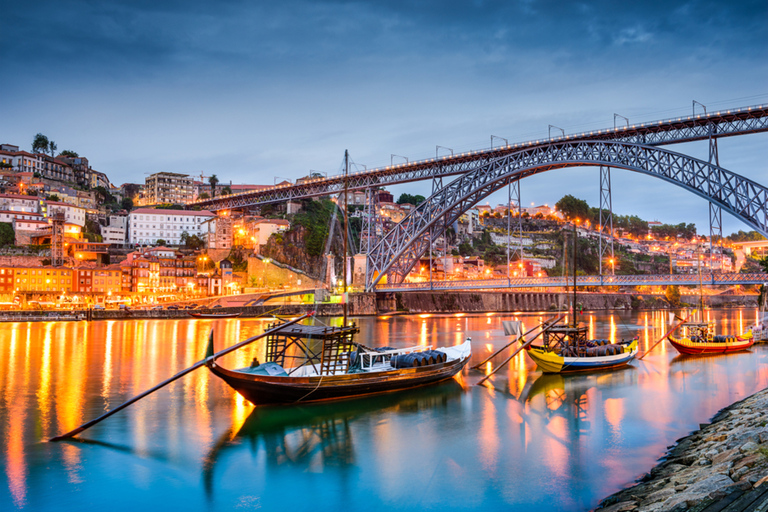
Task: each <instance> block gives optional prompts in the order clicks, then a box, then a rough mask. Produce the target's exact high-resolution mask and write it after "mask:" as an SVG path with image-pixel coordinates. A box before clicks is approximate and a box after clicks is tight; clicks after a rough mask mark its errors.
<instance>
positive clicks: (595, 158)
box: [368, 141, 768, 289]
mask: <svg viewBox="0 0 768 512" xmlns="http://www.w3.org/2000/svg"><path fill="white" fill-rule="evenodd" d="M601 165H602V166H610V167H618V168H622V169H627V170H631V171H635V172H640V173H643V174H646V175H649V176H653V177H656V178H661V179H663V180H665V181H668V182H670V183H673V184H675V185H678V186H680V187H682V188H684V189H686V190H688V191H689V192H692V193H694V194H697V195H699V196H701V197H703V198H704V199H707V200H709V201H711V202H713V203H714V204H716V205H718V206H720V207H721V208H723V209H725V210H726V211H728V212H730V213H731V214H733V215H734V216H736V217H737V218H739V219H740V220H742V221H743V222H744V223H745V224H747V225H749V226H750V227H752V228H753V229H755V230H756V231H758V232H759V233H761V234H763V235H766V236H768V189H767V188H766V187H764V186H762V185H760V184H759V183H756V182H754V181H752V180H749V179H747V178H744V177H742V176H739V175H738V174H735V173H733V172H731V171H728V170H726V169H722V168H720V167H717V166H714V165H712V164H710V163H707V162H704V161H703V160H698V159H695V158H691V157H689V156H686V155H683V154H680V153H675V152H672V151H668V150H664V149H660V148H656V147H651V146H644V145H640V144H629V143H620V142H608V141H573V142H561V143H556V144H550V145H547V146H536V147H532V148H526V149H522V150H519V151H518V152H516V153H512V154H508V155H505V156H502V157H499V158H495V159H491V160H489V161H488V162H487V163H486V164H485V165H482V166H478V167H476V168H474V169H472V170H469V171H468V172H465V173H464V174H463V175H462V176H460V177H459V178H457V179H455V180H454V181H453V182H451V183H449V184H448V185H446V186H445V187H444V188H443V189H441V190H439V191H437V192H436V193H435V194H433V195H432V196H431V197H430V198H429V199H428V200H427V201H425V202H424V203H422V204H421V205H419V207H418V208H416V209H415V210H414V211H413V212H411V214H409V215H408V216H407V217H406V218H405V219H403V220H402V221H401V222H400V223H399V224H397V225H396V226H395V228H394V229H392V230H391V231H390V232H389V233H387V234H386V235H385V236H384V237H382V239H381V240H380V241H379V243H378V244H377V245H376V247H374V248H373V250H371V251H370V252H369V253H368V268H369V269H370V270H371V275H372V276H375V277H374V279H373V280H372V281H370V282H369V283H368V288H369V289H372V288H373V286H375V285H376V284H377V283H378V282H379V281H380V280H381V279H382V277H383V276H384V275H387V276H388V277H387V279H388V282H390V283H392V282H395V283H397V282H402V281H403V279H404V278H405V276H406V275H407V274H408V272H409V271H410V270H411V268H413V265H414V264H415V263H416V261H417V260H418V258H419V257H420V256H421V255H422V254H423V253H424V251H425V250H426V249H427V246H428V243H429V234H430V230H431V229H432V227H433V226H437V227H438V228H442V226H443V225H450V224H452V223H453V222H454V221H455V220H457V219H458V217H459V216H460V215H461V214H463V213H464V212H465V211H466V210H468V209H469V208H470V207H472V206H473V205H475V204H477V203H478V202H480V201H481V200H482V199H484V198H485V197H487V196H488V195H490V194H491V193H493V192H495V191H496V190H498V189H500V188H502V187H504V186H506V185H507V184H509V183H510V182H511V181H514V180H520V179H523V178H526V177H528V176H532V175H535V174H539V173H542V172H546V171H549V170H552V169H559V168H566V167H581V166H601Z"/></svg>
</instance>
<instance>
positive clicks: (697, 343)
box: [667, 322, 755, 355]
mask: <svg viewBox="0 0 768 512" xmlns="http://www.w3.org/2000/svg"><path fill="white" fill-rule="evenodd" d="M752 334H753V331H747V332H746V333H744V334H742V335H741V336H735V335H728V336H716V335H715V322H691V323H687V324H685V325H684V326H683V333H682V335H681V336H680V337H679V338H675V337H674V336H672V335H670V336H668V337H667V339H668V340H669V342H670V343H671V344H672V346H673V347H675V349H676V350H677V351H678V352H680V353H681V354H686V355H701V354H727V353H730V352H739V351H741V350H747V349H748V348H749V347H751V346H752V345H753V344H754V343H755V339H754V337H753V335H752Z"/></svg>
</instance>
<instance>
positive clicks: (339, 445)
mask: <svg viewBox="0 0 768 512" xmlns="http://www.w3.org/2000/svg"><path fill="white" fill-rule="evenodd" d="M710 315H712V317H713V318H716V319H717V320H718V325H719V329H720V331H721V332H724V333H732V332H737V331H740V330H741V329H743V328H744V327H745V326H746V325H748V324H749V323H750V320H753V319H754V315H755V312H754V310H733V311H727V312H711V313H710ZM512 316H513V315H501V314H499V315H490V316H486V315H467V316H449V315H446V316H425V317H420V316H405V317H390V318H386V317H381V318H363V319H356V320H357V322H358V323H359V324H360V327H361V334H360V339H361V341H363V342H364V343H366V344H368V345H390V346H400V347H402V346H409V345H417V344H432V345H434V346H444V345H446V344H448V345H451V344H455V343H459V342H461V341H463V339H464V337H465V336H467V335H469V336H472V338H473V351H474V352H473V363H476V362H480V361H481V360H482V359H484V358H485V357H486V356H487V355H489V354H490V353H491V352H493V351H494V350H496V349H497V348H500V347H501V346H503V345H504V344H506V343H507V341H508V340H507V338H506V337H505V336H504V335H503V331H502V329H501V320H503V319H510V318H512ZM518 318H520V319H522V320H523V321H524V322H525V324H526V326H529V327H532V326H533V325H535V323H536V321H537V320H538V318H539V317H538V316H537V315H526V316H520V317H518ZM581 320H582V322H583V323H584V324H586V325H588V326H590V329H591V334H592V335H593V336H595V337H614V338H622V337H624V338H629V337H631V336H634V335H635V334H639V335H640V337H641V338H640V339H641V343H640V344H641V351H642V350H644V349H646V348H647V347H648V346H649V345H650V344H652V343H653V341H655V339H656V338H657V337H658V336H659V335H660V334H661V332H662V329H664V328H665V327H666V325H665V322H666V313H652V312H648V313H645V312H640V313H637V312H622V313H614V314H610V313H598V314H593V315H590V314H585V315H583V316H582V317H581ZM264 325H265V322H264V321H262V320H256V319H231V320H216V321H207V320H206V321H202V320H166V321H161V320H149V321H146V320H144V321H133V320H131V321H108V322H92V323H90V324H88V323H85V322H80V323H23V324H2V325H0V436H1V439H2V446H1V448H0V449H1V452H2V455H0V461H2V464H1V465H2V478H3V482H2V488H0V510H34V511H48V510H82V509H93V508H99V509H107V510H111V511H119V510H132V511H135V510H137V509H138V510H141V509H144V510H162V509H172V510H177V509H182V508H183V509H185V510H189V511H197V510H200V511H212V510H213V511H218V510H256V509H264V510H277V509H284V508H285V509H291V510H341V509H346V510H363V511H366V512H369V511H376V510H391V509H398V510H425V509H426V510H471V509H483V510H497V509H502V508H503V509H506V510H521V511H524V510H555V511H573V510H588V509H590V508H593V507H594V506H596V505H597V503H598V502H599V500H600V499H601V498H603V497H605V496H607V495H608V494H610V493H612V492H614V491H616V490H618V489H620V488H621V487H623V486H626V485H628V484H630V483H631V482H632V481H633V480H634V479H635V478H637V477H639V476H641V475H642V474H643V473H644V472H646V471H648V470H649V469H650V468H651V467H652V466H653V465H654V464H655V461H656V459H658V458H659V457H660V456H662V455H663V453H664V452H665V450H666V447H667V446H668V445H670V444H672V443H673V442H674V440H675V439H677V438H679V437H681V436H683V435H685V434H687V433H688V432H689V431H691V430H692V429H695V428H696V427H698V424H699V423H700V422H706V421H707V420H708V419H709V418H710V417H711V416H712V415H713V414H714V413H716V412H717V410H719V409H720V408H722V407H724V406H726V405H728V404H730V403H732V402H734V401H735V400H738V399H741V398H744V397H745V396H748V395H750V394H752V393H753V392H755V391H757V390H759V389H763V388H765V387H766V386H768V370H766V368H768V366H766V364H765V363H766V362H767V358H768V349H767V348H766V347H764V346H756V347H754V348H753V349H752V350H751V351H749V352H744V353H739V354H732V355H727V356H713V357H703V358H702V357H694V358H683V357H680V356H676V353H675V351H674V349H673V348H672V347H671V346H670V345H669V344H667V343H664V344H662V345H660V346H659V347H658V348H656V349H655V350H654V351H653V352H652V353H651V354H650V355H649V356H648V357H647V358H646V359H645V360H644V361H642V362H639V361H636V362H634V363H633V364H632V366H631V367H629V368H627V369H625V370H621V371H614V372H610V373H597V374H584V375H573V376H564V377H563V376H558V375H554V376H550V375H542V374H541V373H540V372H537V371H536V370H535V365H534V364H533V363H532V362H531V361H530V360H529V359H527V356H526V355H525V354H524V353H521V354H519V355H518V356H516V357H515V358H514V359H513V360H512V361H511V363H510V365H509V366H508V367H505V368H504V369H502V370H501V371H500V372H499V373H498V374H496V375H495V376H494V377H492V379H491V380H490V381H489V383H490V385H489V386H488V387H482V386H476V385H475V383H477V381H479V380H480V379H481V378H482V377H483V375H484V373H483V372H479V371H476V370H468V369H465V371H464V372H463V373H462V374H461V375H460V376H458V377H457V378H456V379H454V380H451V381H449V382H446V383H444V384H441V385H437V386H431V387H427V388H422V389H419V390H414V391H410V392H403V393H396V394H389V395H383V396H378V397H374V398H364V399H359V400H349V401H343V402H336V403H330V404H318V405H302V406H273V407H259V408H253V407H252V406H250V405H249V404H248V403H247V402H245V401H244V400H242V399H240V398H239V397H237V396H236V395H235V394H234V393H233V392H232V391H231V390H230V389H229V388H228V387H227V386H226V385H224V384H223V383H222V382H221V381H219V380H218V379H217V378H216V377H214V376H212V375H210V374H209V373H208V372H207V370H205V369H201V370H198V371H196V372H195V373H193V374H190V375H188V376H186V377H184V378H183V379H182V380H180V381H178V382H176V383H174V384H172V385H171V386H169V387H168V388H165V389H163V390H161V391H159V392H157V393H155V394H154V395H151V396H150V397H148V398H146V399H144V400H142V401H140V402H138V403H137V404H134V405H133V406H131V407H129V408H128V409H126V410H124V411H121V412H119V413H118V414H116V415H115V416H114V417H112V418H110V419H108V420H106V421H105V422H103V423H102V424H99V425H97V426H96V427H93V428H92V429H90V430H88V431H86V432H84V433H83V434H81V436H80V440H78V441H67V442H62V443H47V442H45V439H47V438H49V437H51V436H54V435H56V434H59V433H62V432H64V431H67V430H70V429H72V428H74V427H76V426H77V425H79V424H81V423H83V422H85V421H87V420H88V419H91V418H93V417H95V416H98V415H99V414H101V413H102V412H104V411H105V410H107V409H108V408H110V407H114V406H115V405H117V404H119V403H120V402H122V401H123V400H125V399H127V398H129V397H130V396H133V395H134V394H137V393H139V392H141V391H143V390H144V389H147V388H149V387H151V386H152V385H154V384H155V383H157V382H160V381H161V380H163V379H165V378H167V377H169V376H170V375H172V374H173V373H175V372H176V371H178V370H180V369H182V368H185V367H187V366H189V365H191V364H192V363H194V362H195V361H197V360H198V359H200V358H201V357H202V355H203V353H204V349H205V342H206V339H207V335H208V331H209V329H211V327H213V329H214V332H215V335H216V339H217V343H218V347H219V348H221V347H222V346H224V345H225V344H227V345H229V344H233V343H234V342H236V341H238V340H240V339H244V338H246V337H248V336H251V335H253V334H255V333H258V332H260V331H261V330H262V329H263V327H264ZM509 354H510V352H509V351H506V352H505V355H504V356H503V357H501V356H500V357H499V358H497V359H495V360H494V362H495V363H498V362H500V361H501V360H503V358H506V357H507V356H508V355H509ZM254 355H257V356H259V355H263V347H258V346H256V347H252V348H250V349H248V350H245V351H243V352H242V353H238V354H236V355H230V356H227V357H226V359H225V361H224V364H225V366H230V367H237V366H244V365H246V364H247V363H248V362H249V361H250V359H251V358H252V357H253V356H254Z"/></svg>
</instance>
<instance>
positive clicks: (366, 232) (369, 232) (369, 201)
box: [360, 188, 378, 254]
mask: <svg viewBox="0 0 768 512" xmlns="http://www.w3.org/2000/svg"><path fill="white" fill-rule="evenodd" d="M376 203H377V196H376V191H375V190H373V189H370V188H369V189H368V190H366V191H365V208H364V209H363V218H362V221H363V222H362V228H361V229H360V253H362V254H368V251H370V250H371V248H373V246H374V245H376V243H375V240H376V237H377V233H378V229H377V227H378V222H377V219H378V207H377V205H376Z"/></svg>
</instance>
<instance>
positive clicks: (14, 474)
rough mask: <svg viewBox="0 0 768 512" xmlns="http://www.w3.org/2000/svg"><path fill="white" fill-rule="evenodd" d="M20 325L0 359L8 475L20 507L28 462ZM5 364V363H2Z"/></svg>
mask: <svg viewBox="0 0 768 512" xmlns="http://www.w3.org/2000/svg"><path fill="white" fill-rule="evenodd" d="M18 334H19V329H18V326H14V327H13V328H12V330H11V342H10V344H9V351H8V356H7V357H2V360H0V365H1V366H0V369H1V370H2V374H4V375H5V376H6V377H7V381H6V384H5V393H4V402H5V408H6V410H7V411H8V426H7V433H6V444H5V450H4V451H5V460H6V464H5V474H6V476H7V478H8V487H9V490H10V491H11V497H12V498H13V503H14V505H16V507H17V508H22V507H24V506H25V505H26V498H27V483H26V482H27V464H26V454H25V451H24V426H25V422H26V419H27V404H26V400H23V399H19V397H17V391H18V384H19V383H18V382H17V378H16V367H17V365H19V363H20V361H17V349H18V337H19V336H18ZM3 363H4V364H3Z"/></svg>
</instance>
